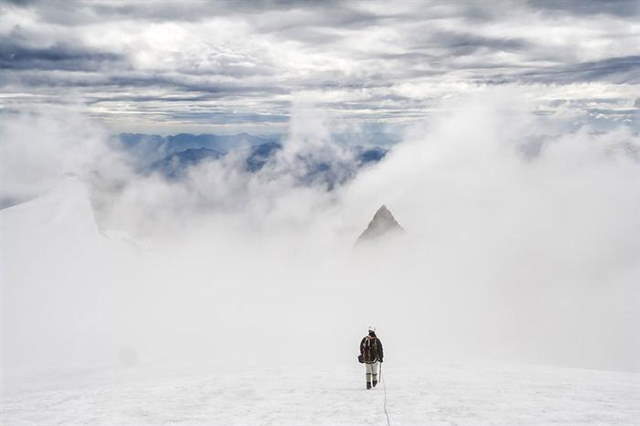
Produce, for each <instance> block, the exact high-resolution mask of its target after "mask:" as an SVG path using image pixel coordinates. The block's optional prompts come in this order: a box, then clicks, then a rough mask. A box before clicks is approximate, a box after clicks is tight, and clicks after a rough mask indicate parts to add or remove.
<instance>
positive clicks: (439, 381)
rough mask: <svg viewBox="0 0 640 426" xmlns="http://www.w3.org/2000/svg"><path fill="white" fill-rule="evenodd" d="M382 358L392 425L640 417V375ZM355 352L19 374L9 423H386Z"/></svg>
mask: <svg viewBox="0 0 640 426" xmlns="http://www.w3.org/2000/svg"><path fill="white" fill-rule="evenodd" d="M398 364H399V363H396V362H393V361H392V362H388V363H385V364H384V371H383V374H384V377H385V379H386V382H387V384H386V386H387V401H388V404H387V405H388V412H389V415H390V418H391V423H392V424H394V425H454V424H460V425H485V424H495V425H523V424H526V425H549V424H565V425H613V424H619V425H637V424H638V423H639V422H640V403H639V401H640V375H638V374H628V373H619V372H605V371H594V370H583V369H570V368H558V367H543V366H533V365H517V366H516V365H501V366H496V365H482V364H475V365H463V364H460V365H438V364H431V363H425V364H415V365H413V366H405V365H402V366H401V365H398ZM363 377H364V376H363V371H362V369H361V367H360V366H359V365H358V364H350V365H348V364H343V365H341V366H339V367H336V366H334V365H326V364H324V363H322V362H318V363H314V364H313V365H311V366H310V368H308V369H307V368H301V367H296V368H288V367H286V366H273V365H264V366H258V367H253V368H244V369H227V368H224V367H223V366H221V367H220V368H211V367H203V366H198V367H192V368H183V369H172V370H168V369H159V368H156V369H151V368H138V369H129V370H120V371H119V372H104V371H103V372H93V373H87V374H85V375H82V376H71V377H62V376H61V377H49V378H47V379H46V380H42V379H40V380H39V381H36V382H32V383H29V382H27V381H24V382H23V385H24V387H25V388H24V389H23V390H22V391H20V392H17V393H14V394H11V395H5V396H4V398H3V400H2V422H3V424H7V425H30V424H38V425H54V424H65V425H76V424H107V425H125V424H136V425H169V424H171V425H173V424H184V425H258V424H260V425H364V424H370V425H383V424H386V420H385V415H384V411H383V405H384V389H383V388H382V387H381V386H380V387H378V388H376V389H374V390H373V391H366V390H365V389H364V386H363V384H364V383H363V381H364V379H363Z"/></svg>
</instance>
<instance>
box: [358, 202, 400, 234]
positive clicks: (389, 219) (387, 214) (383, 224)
mask: <svg viewBox="0 0 640 426" xmlns="http://www.w3.org/2000/svg"><path fill="white" fill-rule="evenodd" d="M401 232H404V229H403V228H402V226H400V224H399V223H398V221H397V220H396V219H395V218H394V217H393V214H392V213H391V211H390V210H389V209H388V208H387V206H386V205H384V204H383V205H382V206H381V207H380V208H379V209H378V210H377V211H376V213H375V214H374V215H373V219H371V222H369V226H367V229H365V230H364V232H363V233H362V234H360V236H359V237H358V241H357V242H358V243H360V242H363V241H371V240H375V239H378V238H380V237H382V236H386V235H389V234H396V233H401Z"/></svg>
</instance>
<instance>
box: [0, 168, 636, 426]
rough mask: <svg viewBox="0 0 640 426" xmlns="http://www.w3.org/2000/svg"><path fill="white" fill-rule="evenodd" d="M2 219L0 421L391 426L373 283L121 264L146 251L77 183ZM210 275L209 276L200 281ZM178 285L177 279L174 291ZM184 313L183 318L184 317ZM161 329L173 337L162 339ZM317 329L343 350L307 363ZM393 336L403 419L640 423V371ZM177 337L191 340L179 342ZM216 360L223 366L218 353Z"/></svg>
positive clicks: (389, 341)
mask: <svg viewBox="0 0 640 426" xmlns="http://www.w3.org/2000/svg"><path fill="white" fill-rule="evenodd" d="M0 219H1V221H0V222H1V226H2V228H1V231H2V239H3V241H2V243H3V251H2V259H1V260H2V268H3V271H2V279H3V282H2V294H1V295H2V324H1V325H2V345H3V347H2V357H3V359H2V367H3V368H2V373H3V374H2V375H3V377H2V386H3V387H2V396H1V404H0V424H2V425H11V426H15V425H54V424H63V425H77V424H107V425H124V424H136V425H162V424H191V425H201V424H215V425H253V424H265V425H266V424H274V425H283V424H284V425H307V424H326V425H357V424H380V425H382V424H385V423H386V419H385V415H384V411H383V406H384V395H385V394H384V388H382V387H378V388H377V389H375V390H373V391H366V390H365V389H364V371H363V368H362V366H360V365H358V364H357V363H356V362H355V348H357V344H358V342H359V338H360V337H361V336H360V335H359V334H356V335H355V336H351V335H350V334H351V331H346V332H345V331H344V330H339V329H338V326H337V324H343V323H344V322H345V321H351V320H352V319H353V318H352V317H350V316H349V315H351V316H353V317H357V316H358V315H359V313H358V312H357V311H354V308H353V306H354V301H358V300H360V298H361V292H360V289H353V290H354V291H353V294H351V293H350V292H349V291H350V290H349V289H348V288H346V287H344V286H343V283H333V286H334V287H333V288H331V287H327V286H326V285H325V286H323V287H318V288H315V287H314V286H313V285H312V284H313V282H311V283H309V282H308V283H307V284H308V285H307V286H306V287H304V288H300V287H298V286H297V283H298V282H302V281H303V280H307V281H309V278H307V277H306V275H302V276H301V279H299V280H293V283H291V284H287V283H282V284H281V287H280V288H277V289H275V290H274V289H271V288H265V289H264V291H257V289H256V288H251V291H247V289H245V288H243V287H242V286H241V285H240V284H242V283H244V282H243V281H230V282H229V283H226V286H222V285H220V284H218V287H212V286H211V285H210V282H209V281H211V277H210V276H215V270H211V271H210V272H208V274H207V276H205V277H198V276H191V275H185V274H186V273H187V272H188V269H187V268H183V267H182V266H183V265H184V264H183V263H180V264H179V265H180V267H177V268H176V276H175V277H169V278H168V279H167V280H166V282H165V283H164V284H161V283H160V280H155V279H151V280H150V281H149V282H146V281H144V280H143V278H144V277H146V276H147V275H145V274H144V273H142V272H140V275H139V276H133V277H125V276H124V274H123V271H124V270H126V269H123V271H120V270H117V269H116V268H114V265H118V264H122V263H123V262H125V260H124V259H125V258H126V259H128V260H131V259H134V260H135V256H137V252H136V250H137V249H136V248H135V247H134V245H133V244H130V243H128V242H127V239H128V238H125V237H122V238H118V235H119V234H118V233H117V232H107V233H105V232H103V231H101V230H99V229H98V227H97V226H96V223H95V219H94V217H93V212H92V208H91V204H90V202H89V195H88V193H87V190H86V188H85V187H84V185H83V184H82V183H80V182H77V181H74V180H70V181H69V182H67V183H66V184H65V185H63V186H61V187H60V188H58V189H57V190H56V191H53V192H52V193H50V194H48V195H46V196H44V197H41V198H38V199H35V200H33V201H31V202H28V203H25V204H22V205H18V206H14V207H11V208H8V209H5V210H3V211H2V212H0ZM254 261H255V259H254ZM160 262H161V261H160V260H158V261H157V263H153V262H151V263H150V266H151V267H150V269H151V270H156V269H158V272H157V274H158V275H166V271H167V269H166V268H165V269H163V268H156V267H155V265H156V264H159V263H160ZM219 263H223V262H219ZM187 265H189V263H187ZM254 268H256V269H258V270H260V268H257V267H255V265H254ZM245 269H249V268H245ZM207 271H209V269H207ZM303 272H304V271H303ZM145 273H147V272H145ZM244 273H245V271H244V269H241V270H238V271H237V272H236V274H237V275H239V276H242V275H243V274H244ZM149 276H150V277H154V278H155V277H156V275H153V274H151V275H149ZM138 278H140V280H138ZM198 280H203V281H204V282H205V283H206V284H208V286H206V287H205V286H202V287H199V286H198V285H197V284H198V283H197V281H198ZM167 284H172V285H173V287H171V288H168V287H161V285H167ZM134 285H138V286H140V289H139V290H138V291H134V290H133V289H132V288H130V287H132V286H134ZM288 285H290V286H291V287H287V286H288ZM294 286H295V287H294ZM341 286H342V287H341ZM174 287H175V288H174ZM283 291H288V292H289V299H288V300H286V301H282V300H280V296H279V292H283ZM163 292H166V294H167V297H166V300H164V299H163V298H162V297H160V296H162V295H163V294H164V293H163ZM336 294H340V295H341V296H342V299H338V297H336ZM387 294H388V293H387ZM189 295H190V296H189ZM214 296H215V297H214ZM149 301H152V302H153V303H146V304H145V302H149ZM169 302H170V303H169ZM417 302H420V301H419V300H418V301H416V303H417ZM407 303H408V302H405V304H404V305H403V309H405V310H407V311H409V310H410V309H408V306H409V307H410V306H413V305H407ZM421 303H422V302H420V304H416V305H415V307H418V306H422V305H421ZM182 305H184V306H182ZM181 306H182V308H181V309H179V308H180V307H181ZM142 308H144V309H142ZM309 309H315V310H314V311H312V312H305V311H308V310H309ZM332 309H333V310H332ZM275 310H280V311H283V312H281V313H275V312H274V311H275ZM416 311H417V309H413V311H411V313H412V314H414V315H415V312H416ZM176 312H179V313H180V315H181V316H182V318H178V319H175V318H173V316H178V315H176ZM326 312H329V313H330V318H329V315H326ZM398 312H400V311H398ZM398 316H400V317H402V316H401V315H397V313H396V314H395V315H390V316H389V317H388V321H386V322H385V324H386V326H387V329H389V327H390V326H391V325H392V320H393V319H394V317H396V318H395V319H396V321H400V320H402V318H400V319H398V318H397V317H398ZM291 318H296V319H297V322H300V324H297V323H296V322H295V321H292V320H291ZM301 319H304V321H302V320H301ZM133 320H137V321H138V322H137V323H134V322H133ZM178 320H179V321H178ZM243 321H244V322H243ZM307 321H317V322H318V323H320V322H321V323H323V325H324V327H320V326H319V325H318V324H317V323H313V322H310V323H307ZM328 321H331V322H329V323H327V322H328ZM351 322H354V321H351ZM192 324H193V327H194V328H186V327H185V326H186V325H192ZM398 324H400V325H403V324H405V323H403V322H401V321H400V322H398ZM365 325H366V324H365ZM377 325H378V328H379V329H382V328H383V327H381V324H380V323H378V324H377ZM259 327H263V328H259ZM153 329H155V330H156V331H157V333H158V336H151V337H150V336H148V334H149V331H150V330H153ZM309 329H311V330H313V332H314V334H315V333H317V334H318V336H319V337H317V338H318V339H322V341H323V342H325V346H327V351H326V352H323V353H322V354H323V355H322V356H318V357H313V358H317V359H312V360H310V361H308V362H307V364H308V365H304V364H303V365H300V363H299V362H293V361H292V360H291V354H293V355H295V357H293V358H298V353H297V352H295V351H299V352H302V353H306V351H307V346H305V342H306V341H307V340H309V336H308V330H309ZM255 330H257V332H256V331H255ZM361 331H362V332H364V330H361ZM268 332H270V333H272V334H267V333H268ZM243 333H247V334H248V335H255V336H257V337H260V338H262V339H263V341H261V344H262V343H269V342H270V343H271V344H272V345H273V348H271V350H270V351H269V352H271V353H270V355H271V356H270V357H269V359H268V360H267V359H265V357H264V356H262V355H261V356H258V355H259V354H256V353H253V352H251V350H252V343H251V342H249V344H247V343H246V342H243V339H242V336H244V335H245V334H243ZM296 333H298V334H296ZM322 333H324V334H322ZM357 333H359V331H358V332H357ZM450 334H452V335H453V334H454V333H450ZM237 336H240V337H237ZM125 337H127V338H128V340H127V338H125ZM380 337H381V338H382V340H383V342H384V343H385V353H386V362H385V363H384V377H385V378H386V380H385V382H388V383H386V390H387V402H388V411H389V414H390V416H391V422H392V424H394V425H411V424H416V425H428V424H434V425H439V424H442V425H444V424H461V425H469V424H471V425H477V424H480V425H482V424H500V425H514V424H537V425H547V424H567V425H581V424H584V425H587V424H588V425H592V424H598V425H603V424H606V425H609V424H624V425H638V424H640V374H638V373H632V372H612V371H603V370H587V369H573V368H563V367H552V366H541V365H531V364H499V365H496V364H480V363H477V362H476V363H468V362H457V361H456V363H452V362H450V361H448V362H441V361H438V362H436V361H426V360H424V359H423V358H422V357H420V356H410V355H409V354H408V352H407V350H406V349H402V348H403V347H405V348H406V347H408V346H409V344H410V343H411V341H414V342H415V339H405V340H404V341H403V339H402V338H398V336H397V334H393V333H389V334H388V335H385V334H384V331H383V332H382V333H381V334H380ZM409 337H412V336H409ZM145 339H147V340H145ZM207 339H208V341H209V342H211V344H213V346H212V347H211V348H209V349H210V352H207V353H202V354H201V356H200V357H199V358H200V360H199V361H196V358H197V357H192V356H191V355H192V354H193V353H194V352H197V351H198V350H201V349H202V348H204V347H206V344H205V343H206V342H203V340H207ZM328 339H333V342H330V341H329V340H328ZM158 342H163V343H164V344H165V346H159V345H158ZM301 342H302V343H301ZM403 342H404V344H403ZM429 344H432V342H431V341H430V342H429ZM216 345H218V347H216ZM172 347H173V349H176V348H177V349H179V350H178V351H174V352H173V353H171V352H170V351H169V349H172ZM159 348H161V349H162V350H159ZM164 349H166V350H167V351H166V352H165V351H164ZM332 351H334V352H335V354H334V355H336V356H337V358H331V357H330V356H331V352H332ZM347 352H348V353H347ZM345 353H347V354H346V355H347V356H349V357H350V358H349V359H348V360H345V358H344V357H345ZM153 355H166V358H167V359H168V360H169V361H176V360H178V361H179V362H182V363H183V365H186V366H183V367H180V368H178V367H175V363H173V364H171V363H163V362H162V361H158V360H157V359H155V360H153V359H152V356H153ZM209 355H211V356H212V357H211V359H213V358H214V356H215V359H214V360H213V361H212V362H215V364H213V363H211V364H210V363H208V362H207V361H206V358H207V357H208V356H209ZM172 357H173V359H172ZM325 357H329V358H325ZM138 358H139V359H138ZM203 358H204V359H205V360H203ZM187 363H188V364H187ZM118 364H119V365H118ZM169 364H171V365H173V366H172V367H169V366H168V365H169ZM98 365H102V366H103V367H96V366H98Z"/></svg>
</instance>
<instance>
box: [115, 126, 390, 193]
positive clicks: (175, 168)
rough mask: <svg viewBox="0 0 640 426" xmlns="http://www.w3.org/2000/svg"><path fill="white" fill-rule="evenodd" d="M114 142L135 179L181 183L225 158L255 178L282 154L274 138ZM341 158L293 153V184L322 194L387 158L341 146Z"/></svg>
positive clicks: (131, 137) (144, 137) (137, 137)
mask: <svg viewBox="0 0 640 426" xmlns="http://www.w3.org/2000/svg"><path fill="white" fill-rule="evenodd" d="M115 143H116V144H117V145H118V147H119V148H120V149H122V150H123V151H124V152H126V153H127V154H128V156H129V158H130V160H131V161H132V163H133V164H134V167H135V168H136V169H137V171H138V172H139V173H141V174H152V173H160V174H162V175H163V176H165V177H166V178H167V179H181V178H183V177H184V176H185V175H186V173H187V171H188V170H189V168H191V167H193V166H196V165H198V164H200V163H202V162H205V161H216V160H219V159H221V158H223V157H224V156H226V155H227V154H228V153H230V152H232V151H234V152H238V153H239V155H240V156H244V159H243V163H244V168H245V170H246V171H247V172H250V173H257V172H259V171H261V170H262V169H263V168H264V167H265V165H266V164H268V163H269V162H273V164H275V163H276V161H277V154H278V153H279V152H280V151H282V148H283V144H282V142H281V137H280V136H254V135H250V134H247V133H240V134H236V135H213V134H201V135H192V134H186V133H182V134H178V135H174V136H159V135H148V134H140V133H121V134H120V135H118V136H117V137H116V138H115ZM345 151H346V152H347V154H348V155H347V158H346V159H345V158H339V159H338V158H336V159H333V158H327V155H326V153H322V154H323V155H316V153H314V152H313V151H309V152H305V153H304V154H297V155H296V156H295V158H294V160H295V162H296V165H297V169H296V176H295V177H296V179H297V180H298V181H299V182H300V183H301V184H311V183H318V182H319V183H322V184H325V185H326V186H327V187H328V189H332V188H333V187H334V186H335V185H337V184H341V183H344V182H345V181H347V180H349V179H350V178H352V177H353V176H355V174H356V173H357V171H358V170H359V169H360V168H361V167H363V166H366V165H369V164H375V163H377V162H378V161H380V160H381V159H382V158H384V156H385V155H386V154H387V152H388V149H386V148H382V147H379V146H369V147H366V146H361V145H358V146H348V145H345Z"/></svg>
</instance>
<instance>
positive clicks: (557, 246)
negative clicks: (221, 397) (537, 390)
mask: <svg viewBox="0 0 640 426" xmlns="http://www.w3.org/2000/svg"><path fill="white" fill-rule="evenodd" d="M514 99H523V97H522V96H520V93H518V92H517V91H504V90H501V91H491V90H487V91H485V92H483V93H480V94H478V95H474V96H473V97H464V98H460V99H457V100H456V101H451V102H448V103H443V105H442V108H441V109H439V111H441V112H439V113H436V114H433V115H431V116H429V117H427V118H425V120H424V121H423V122H422V123H419V124H416V125H412V126H409V127H407V128H406V129H405V130H404V131H403V134H402V135H401V136H400V137H401V139H402V142H400V143H398V144H397V145H395V146H394V147H393V148H392V150H391V152H390V153H389V154H388V155H387V156H386V157H385V158H384V159H383V160H382V161H381V162H380V163H378V164H376V165H373V166H369V167H368V168H366V169H364V170H361V171H360V172H359V173H358V174H357V175H355V177H353V178H351V179H347V180H346V183H344V184H343V185H340V186H337V187H336V188H333V189H329V188H327V186H326V184H325V183H323V182H311V183H310V184H308V185H301V184H300V183H299V182H298V181H297V180H296V179H294V177H295V176H296V175H297V174H299V173H302V167H301V164H299V162H300V161H301V160H300V159H301V158H302V157H301V156H299V155H297V154H299V153H300V152H307V153H310V154H312V155H314V156H317V157H319V158H322V159H323V161H326V162H329V163H331V164H333V163H339V162H344V161H348V158H347V157H348V154H347V153H346V152H345V151H344V149H343V147H342V146H341V144H339V143H337V142H335V141H334V140H333V139H332V138H331V129H332V128H333V127H334V126H336V124H335V123H334V122H333V120H334V119H333V118H332V117H331V116H330V115H329V114H326V113H324V112H322V111H314V110H313V107H311V106H308V105H305V106H296V107H294V111H292V114H291V117H292V118H291V122H290V124H289V133H288V136H287V137H286V138H285V143H284V148H283V150H282V152H280V153H278V154H277V157H276V158H275V160H274V161H272V162H270V163H268V164H267V165H266V166H265V167H264V168H263V170H261V171H260V172H258V173H253V174H252V173H248V172H246V171H245V170H243V169H242V168H241V167H239V164H240V162H241V161H242V160H241V158H240V157H239V156H235V155H229V156H227V157H225V158H223V159H221V160H218V161H211V162H205V163H203V164H200V165H198V166H196V167H194V168H192V169H190V171H189V174H188V176H187V177H186V178H185V179H183V180H180V181H169V180H166V179H164V178H162V177H161V176H159V175H155V174H154V175H149V176H141V175H138V174H136V173H135V172H134V170H133V167H132V164H131V162H130V160H128V159H127V158H126V156H125V155H124V154H123V153H122V152H120V151H118V150H117V149H116V148H115V147H114V146H113V144H112V142H111V141H110V139H109V137H108V132H107V131H106V130H105V129H104V128H102V127H101V126H100V125H99V124H97V123H95V122H93V121H92V120H91V119H90V118H88V117H87V116H84V115H82V114H51V113H45V112H42V111H40V112H38V113H37V114H22V115H18V116H6V115H5V116H2V118H1V120H2V122H1V123H0V149H1V150H2V170H3V171H2V191H3V194H2V195H3V199H12V200H20V201H25V200H30V201H27V202H25V203H22V204H16V205H14V206H11V207H8V208H6V209H4V210H2V211H1V212H0V215H1V218H2V219H1V220H2V261H1V264H2V275H1V278H2V293H1V294H2V364H3V367H2V371H3V376H4V378H5V385H6V386H9V384H10V383H12V382H11V377H13V376H14V375H24V374H31V373H35V372H39V371H51V370H53V371H62V370H64V371H67V370H69V371H71V370H78V369H83V368H84V369H86V368H98V367H100V368H102V367H109V368H116V369H120V368H136V367H137V366H141V365H169V364H171V365H202V364H205V363H206V364H213V365H219V366H223V368H227V369H233V368H237V369H242V368H244V367H247V366H255V365H264V364H267V365H276V366H281V367H287V366H290V365H296V364H305V363H310V362H316V361H318V360H320V361H322V362H328V363H343V364H347V363H353V362H354V357H355V355H356V353H357V344H358V342H359V338H360V337H361V336H362V335H363V334H364V332H365V331H366V327H367V326H368V325H369V324H375V326H376V327H377V329H378V335H379V336H381V338H383V340H384V342H385V352H386V353H387V355H386V357H385V358H386V359H387V360H389V361H391V360H393V361H394V362H411V361H412V360H416V359H439V360H463V361H464V360H465V359H488V360H501V361H509V362H526V363H538V364H554V365H563V366H569V367H583V368H594V369H609V370H625V371H638V369H640V364H639V361H638V360H640V342H639V339H638V337H637V330H636V327H637V324H638V322H639V321H640V287H639V285H638V283H640V262H639V260H640V259H639V256H640V239H639V238H638V235H640V214H639V213H640V187H638V185H634V183H635V182H637V181H638V180H639V179H640V163H639V161H638V156H637V153H638V152H639V151H638V150H639V149H640V146H639V140H638V135H637V134H636V133H633V132H632V131H631V130H630V129H629V127H626V126H622V125H621V126H615V127H613V128H612V129H611V130H609V131H606V132H602V131H595V130H594V129H592V128H590V127H589V125H578V126H576V125H574V124H573V118H572V117H564V116H562V115H561V114H559V115H557V116H542V115H539V114H536V111H535V110H534V109H533V107H531V106H530V105H528V104H527V103H526V101H520V102H514ZM336 120H337V119H336ZM36 140H37V141H38V142H39V143H38V144H37V145H36V144H34V142H33V141H36ZM36 147H37V149H36ZM43 147H44V148H43ZM382 204H386V205H387V206H388V207H389V208H390V210H391V211H392V212H393V214H394V216H395V217H396V219H397V220H398V221H399V222H400V224H401V225H402V226H403V227H404V228H405V229H406V231H407V232H406V235H405V236H403V237H402V238H400V239H394V240H388V241H386V240H385V241H379V242H376V243H374V244H371V245H369V246H366V247H355V246H354V243H355V240H356V238H357V237H358V235H359V234H360V232H362V230H363V229H364V228H365V227H366V225H367V223H368V222H369V220H370V219H371V217H372V215H373V213H374V212H375V211H376V209H377V208H378V207H379V206H380V205H382ZM265 348H267V349H266V350H265Z"/></svg>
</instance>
